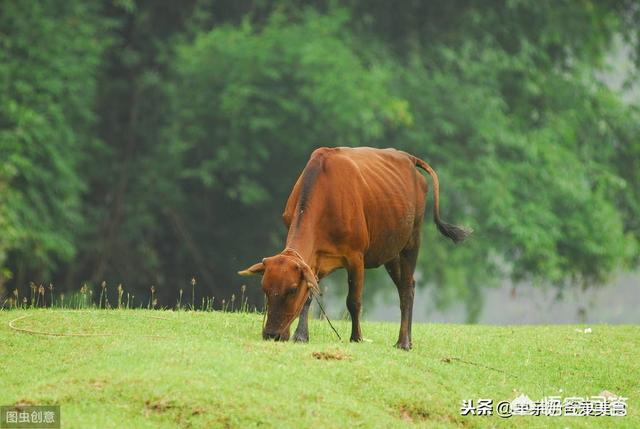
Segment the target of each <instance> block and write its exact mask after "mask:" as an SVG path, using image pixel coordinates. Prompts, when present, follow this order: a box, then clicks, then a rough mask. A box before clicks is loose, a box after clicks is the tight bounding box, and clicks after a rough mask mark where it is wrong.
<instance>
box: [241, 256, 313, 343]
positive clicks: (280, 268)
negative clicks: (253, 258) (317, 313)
mask: <svg viewBox="0 0 640 429" xmlns="http://www.w3.org/2000/svg"><path fill="white" fill-rule="evenodd" d="M238 274H240V275H241V276H251V275H257V274H261V275H262V290H263V291H264V293H265V294H266V296H267V323H266V324H265V327H264V330H263V332H262V337H263V338H264V339H265V340H270V339H275V340H276V341H287V340H288V339H289V327H290V326H291V323H292V322H293V320H294V319H295V318H296V317H298V315H299V314H300V311H302V308H303V306H304V303H305V301H306V300H307V298H308V297H309V293H312V292H314V293H319V292H320V290H319V288H318V280H317V278H316V276H315V274H314V273H313V271H312V270H311V268H310V267H309V265H307V264H306V262H304V260H303V259H302V258H301V257H300V255H299V254H298V253H297V252H295V251H287V250H285V251H284V252H282V253H280V254H279V255H275V256H271V257H269V258H264V259H263V260H262V262H259V263H257V264H255V265H252V266H251V267H249V268H247V269H246V270H243V271H239V272H238Z"/></svg>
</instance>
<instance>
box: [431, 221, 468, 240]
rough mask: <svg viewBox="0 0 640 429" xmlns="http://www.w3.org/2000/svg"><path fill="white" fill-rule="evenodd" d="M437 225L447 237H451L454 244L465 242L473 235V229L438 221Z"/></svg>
mask: <svg viewBox="0 0 640 429" xmlns="http://www.w3.org/2000/svg"><path fill="white" fill-rule="evenodd" d="M436 225H438V230H440V233H441V234H442V235H444V236H445V237H449V238H450V239H451V240H453V242H454V243H460V242H461V241H464V239H465V238H467V237H468V236H469V235H471V233H472V232H473V229H471V228H467V227H464V226H457V225H450V224H448V223H446V222H442V221H436Z"/></svg>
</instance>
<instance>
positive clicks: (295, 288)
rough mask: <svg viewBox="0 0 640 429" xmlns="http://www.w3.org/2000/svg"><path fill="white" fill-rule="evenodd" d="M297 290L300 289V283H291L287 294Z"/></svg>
mask: <svg viewBox="0 0 640 429" xmlns="http://www.w3.org/2000/svg"><path fill="white" fill-rule="evenodd" d="M297 290H298V285H297V284H294V285H291V287H289V289H287V292H286V294H287V295H291V294H293V293H295V292H296V291H297Z"/></svg>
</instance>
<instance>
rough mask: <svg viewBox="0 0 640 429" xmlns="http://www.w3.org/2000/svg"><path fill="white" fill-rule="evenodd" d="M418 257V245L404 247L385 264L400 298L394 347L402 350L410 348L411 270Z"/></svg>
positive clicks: (412, 289)
mask: <svg viewBox="0 0 640 429" xmlns="http://www.w3.org/2000/svg"><path fill="white" fill-rule="evenodd" d="M417 257H418V246H415V248H414V247H412V248H406V249H404V250H402V252H400V255H398V257H397V258H396V259H394V260H392V261H390V262H388V263H386V264H385V267H386V269H387V272H388V273H389V276H390V277H391V279H392V280H393V282H394V283H395V285H396V288H397V289H398V296H399V298H400V333H399V334H398V342H397V343H396V347H397V348H400V349H403V350H410V349H411V346H412V344H411V322H412V318H413V297H414V292H415V281H414V279H413V272H414V270H415V267H416V259H417Z"/></svg>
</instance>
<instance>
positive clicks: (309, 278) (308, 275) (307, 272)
mask: <svg viewBox="0 0 640 429" xmlns="http://www.w3.org/2000/svg"><path fill="white" fill-rule="evenodd" d="M302 271H303V273H304V279H305V281H306V282H307V285H309V289H311V291H312V292H313V294H314V295H320V287H319V286H318V278H317V277H316V275H315V274H313V271H311V268H309V266H308V265H307V264H304V265H303V267H302Z"/></svg>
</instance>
